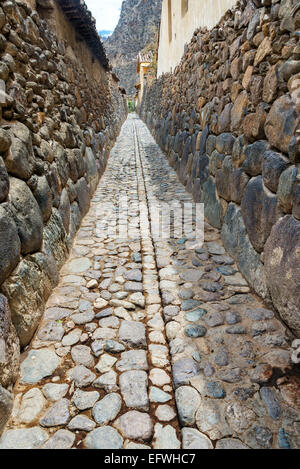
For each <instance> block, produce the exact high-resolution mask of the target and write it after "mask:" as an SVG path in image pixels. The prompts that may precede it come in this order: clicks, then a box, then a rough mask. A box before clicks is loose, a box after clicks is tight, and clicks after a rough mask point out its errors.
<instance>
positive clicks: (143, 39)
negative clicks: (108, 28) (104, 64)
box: [105, 0, 162, 96]
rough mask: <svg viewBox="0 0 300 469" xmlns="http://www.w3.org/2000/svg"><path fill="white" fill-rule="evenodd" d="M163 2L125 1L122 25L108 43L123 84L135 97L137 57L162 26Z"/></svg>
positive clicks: (120, 22)
mask: <svg viewBox="0 0 300 469" xmlns="http://www.w3.org/2000/svg"><path fill="white" fill-rule="evenodd" d="M161 7H162V0H124V1H123V4H122V9H121V15H120V19H119V23H118V25H117V27H116V29H115V30H114V32H113V34H112V35H111V36H110V37H108V39H107V40H106V41H105V49H106V52H107V55H108V58H109V61H110V63H111V65H112V66H113V69H114V71H115V73H116V74H117V75H118V77H119V78H120V82H121V83H120V84H121V86H123V87H124V88H125V89H126V92H127V94H128V95H130V96H133V95H134V94H135V91H136V90H135V88H134V85H135V83H136V58H137V55H138V53H139V52H140V51H141V50H143V49H144V48H145V46H147V45H148V44H149V43H151V42H153V40H154V38H155V36H156V34H157V32H158V29H159V24H160V18H161Z"/></svg>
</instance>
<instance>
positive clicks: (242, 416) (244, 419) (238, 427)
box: [226, 402, 256, 433]
mask: <svg viewBox="0 0 300 469" xmlns="http://www.w3.org/2000/svg"><path fill="white" fill-rule="evenodd" d="M255 419H256V415H255V413H254V412H253V411H252V410H251V409H249V408H248V407H246V406H244V405H241V404H240V403H238V402H234V403H233V404H229V405H228V406H227V408H226V420H227V422H228V424H229V426H230V428H232V429H233V431H234V432H236V433H243V432H244V431H245V430H246V429H247V428H249V427H250V425H251V424H252V423H253V421H254V420H255Z"/></svg>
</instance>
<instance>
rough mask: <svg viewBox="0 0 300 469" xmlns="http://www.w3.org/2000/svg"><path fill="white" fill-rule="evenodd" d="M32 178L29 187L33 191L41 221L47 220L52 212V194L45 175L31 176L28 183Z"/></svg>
mask: <svg viewBox="0 0 300 469" xmlns="http://www.w3.org/2000/svg"><path fill="white" fill-rule="evenodd" d="M32 180H34V182H33V184H32V185H30V188H31V190H32V192H33V195H34V197H35V200H36V201H37V203H38V205H39V207H40V211H41V214H42V217H43V222H46V221H48V220H49V218H50V216H51V213H52V203H53V195H52V192H51V189H50V187H49V184H48V181H47V178H46V176H40V177H38V176H35V177H32V178H31V179H30V181H29V183H30V182H31V181H32Z"/></svg>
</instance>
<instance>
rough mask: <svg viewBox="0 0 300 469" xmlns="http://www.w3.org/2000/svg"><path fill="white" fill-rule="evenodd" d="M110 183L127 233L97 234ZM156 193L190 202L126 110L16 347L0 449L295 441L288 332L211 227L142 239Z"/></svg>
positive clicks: (107, 210)
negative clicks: (56, 279)
mask: <svg viewBox="0 0 300 469" xmlns="http://www.w3.org/2000/svg"><path fill="white" fill-rule="evenodd" d="M120 189H121V190H122V192H123V194H124V193H126V195H127V197H128V200H129V202H130V208H129V212H128V217H129V225H130V227H131V229H132V230H133V236H131V237H129V238H127V239H126V237H125V236H124V238H123V239H120V237H117V236H115V237H114V236H112V235H109V234H107V227H110V228H112V227H113V223H114V219H115V215H116V214H118V215H119V217H120V224H121V226H122V227H123V228H125V227H126V226H127V220H126V214H125V213H122V208H121V207H120V206H119V202H118V195H119V193H120ZM153 198H156V199H158V200H161V201H172V200H174V199H176V200H178V201H180V203H181V204H182V203H184V202H191V197H190V195H189V194H188V193H187V192H186V191H185V189H184V187H183V186H182V185H181V184H180V183H179V182H178V179H177V177H176V174H175V172H174V171H173V170H172V169H171V168H170V167H169V165H168V162H167V160H166V158H165V156H164V155H163V154H162V153H161V151H160V150H159V148H158V147H157V145H156V144H155V143H154V141H153V139H152V137H151V135H150V133H149V131H148V130H147V128H146V127H145V125H144V124H143V123H142V122H141V121H140V120H139V119H138V118H137V117H136V116H135V115H131V116H130V117H129V118H128V120H127V122H126V123H125V125H124V127H123V129H122V132H121V135H120V137H119V139H118V141H117V143H116V145H115V147H114V149H113V151H112V154H111V157H110V160H109V164H108V167H107V170H106V172H105V174H104V176H103V178H102V180H101V182H100V184H99V186H98V189H97V191H96V193H95V196H94V199H93V201H92V206H91V209H90V211H89V213H88V215H87V216H86V217H85V219H84V221H83V224H82V226H81V229H80V231H79V232H78V235H77V238H76V240H75V243H74V246H73V250H72V252H71V255H70V258H69V260H68V262H67V263H66V265H65V266H64V268H63V269H62V271H61V278H60V284H59V286H58V287H57V288H56V289H55V291H54V292H53V294H52V296H51V297H50V299H49V302H48V305H47V309H46V312H45V316H44V320H43V322H42V324H41V326H40V328H39V330H38V332H37V334H36V337H35V339H34V340H33V343H32V345H31V347H30V349H29V350H27V351H26V353H25V354H24V360H23V362H22V365H21V377H20V380H19V382H18V383H17V385H16V387H15V405H14V410H13V415H12V418H11V420H10V422H9V425H8V427H7V429H6V431H5V432H4V434H3V436H2V438H1V440H0V448H32V449H33V448H51V449H60V448H93V449H119V448H124V449H135V448H145V449H150V448H154V449H175V448H184V449H212V448H215V447H216V448H226V449H227V448H234V449H239V448H248V447H249V448H279V447H280V448H299V447H300V441H299V423H300V422H299V421H300V412H299V393H297V390H298V389H299V387H298V386H299V375H297V374H296V372H295V370H294V368H293V367H292V365H291V363H290V354H291V352H290V345H291V341H292V340H293V337H292V336H291V335H290V333H289V332H288V331H287V330H286V329H285V327H284V326H283V325H282V324H281V323H280V322H279V321H278V320H277V319H276V317H275V315H274V312H273V311H270V310H269V309H267V308H266V307H264V306H263V305H262V304H261V302H260V301H259V300H258V298H257V297H256V296H255V295H253V294H252V293H251V292H250V290H249V288H248V285H247V283H246V282H245V280H244V279H243V277H242V276H241V275H240V273H239V272H238V271H237V269H236V266H235V263H234V261H233V260H232V259H231V258H230V257H228V256H227V255H226V252H225V251H224V248H223V246H222V243H221V241H220V233H219V232H218V231H217V230H215V229H213V228H212V227H210V226H209V225H207V224H206V225H205V244H204V245H203V247H199V246H198V247H196V244H195V242H194V241H193V235H192V233H191V234H190V235H187V236H186V237H185V238H180V239H174V238H173V239H165V240H162V239H159V238H156V237H155V236H152V233H154V228H155V227H154V222H155V221H154V219H151V217H149V214H150V211H149V201H151V200H152V199H153ZM111 202H112V203H113V204H114V206H113V207H112V206H110V205H109V203H111ZM147 202H148V204H147ZM140 203H141V205H140ZM149 218H150V220H149ZM152 222H153V223H152ZM151 225H152V226H151ZM151 228H152V231H151ZM134 231H135V233H134Z"/></svg>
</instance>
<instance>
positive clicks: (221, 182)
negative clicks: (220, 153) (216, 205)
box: [216, 156, 233, 202]
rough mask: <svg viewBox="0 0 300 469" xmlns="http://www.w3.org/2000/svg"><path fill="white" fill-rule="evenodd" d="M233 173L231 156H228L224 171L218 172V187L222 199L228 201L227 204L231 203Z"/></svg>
mask: <svg viewBox="0 0 300 469" xmlns="http://www.w3.org/2000/svg"><path fill="white" fill-rule="evenodd" d="M232 173H233V167H232V158H231V156H226V158H225V160H224V162H223V165H222V169H219V170H218V171H217V172H216V187H217V191H218V194H219V196H220V197H223V199H225V200H227V202H230V201H231V191H230V188H231V185H232V184H231V177H232Z"/></svg>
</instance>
